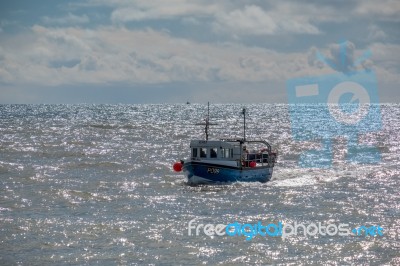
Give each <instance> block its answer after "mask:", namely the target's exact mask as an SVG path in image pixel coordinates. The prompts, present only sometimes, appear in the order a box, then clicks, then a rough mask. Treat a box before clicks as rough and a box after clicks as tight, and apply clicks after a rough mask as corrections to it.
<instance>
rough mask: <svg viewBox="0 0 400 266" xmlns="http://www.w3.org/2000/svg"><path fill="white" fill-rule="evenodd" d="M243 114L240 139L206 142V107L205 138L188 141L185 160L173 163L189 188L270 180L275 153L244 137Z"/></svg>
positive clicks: (265, 146)
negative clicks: (182, 173)
mask: <svg viewBox="0 0 400 266" xmlns="http://www.w3.org/2000/svg"><path fill="white" fill-rule="evenodd" d="M242 115H243V138H234V139H226V138H224V139H219V140H209V139H208V137H209V136H208V135H209V134H208V132H209V126H210V125H215V124H213V123H210V121H209V117H210V105H208V113H207V117H206V119H205V122H204V123H199V124H197V125H204V126H205V129H204V130H205V139H203V140H192V141H191V142H190V149H191V154H190V158H188V159H187V160H180V161H179V162H176V163H174V165H173V169H174V170H175V171H176V172H181V171H183V172H184V173H185V175H186V177H187V182H188V184H189V185H198V184H219V183H232V182H238V181H240V182H261V183H265V182H267V181H269V180H270V179H271V177H272V172H273V169H274V165H275V163H276V160H277V153H276V151H273V150H272V148H271V145H270V144H269V143H268V142H267V141H264V140H261V139H259V140H257V139H255V140H250V139H247V138H246V109H245V108H243V110H242Z"/></svg>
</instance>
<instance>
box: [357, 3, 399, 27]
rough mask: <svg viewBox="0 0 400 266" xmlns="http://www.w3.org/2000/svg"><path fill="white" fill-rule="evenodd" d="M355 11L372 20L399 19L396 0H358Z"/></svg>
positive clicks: (397, 20)
mask: <svg viewBox="0 0 400 266" xmlns="http://www.w3.org/2000/svg"><path fill="white" fill-rule="evenodd" d="M355 13H356V14H357V15H361V16H364V17H368V18H373V19H374V20H381V21H396V22H399V21H400V16H399V14H400V2H399V1H397V0H381V1H374V0H358V1H357V6H356V8H355Z"/></svg>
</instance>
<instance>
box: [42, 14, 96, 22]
mask: <svg viewBox="0 0 400 266" xmlns="http://www.w3.org/2000/svg"><path fill="white" fill-rule="evenodd" d="M42 21H43V23H45V24H59V25H71V24H72V25H77V24H85V23H89V21H90V20H89V17H88V16H87V15H82V16H77V15H74V14H71V13H68V15H66V16H64V17H59V18H56V17H48V16H44V17H42Z"/></svg>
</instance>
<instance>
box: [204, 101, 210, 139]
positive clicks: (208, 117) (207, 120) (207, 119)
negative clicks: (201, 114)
mask: <svg viewBox="0 0 400 266" xmlns="http://www.w3.org/2000/svg"><path fill="white" fill-rule="evenodd" d="M209 125H210V102H207V118H206V127H205V129H204V130H205V131H206V140H208V126H209Z"/></svg>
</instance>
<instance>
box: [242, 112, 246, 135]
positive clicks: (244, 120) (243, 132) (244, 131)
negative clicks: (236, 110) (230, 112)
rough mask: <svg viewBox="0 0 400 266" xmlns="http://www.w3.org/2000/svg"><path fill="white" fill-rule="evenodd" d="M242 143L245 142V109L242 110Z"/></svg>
mask: <svg viewBox="0 0 400 266" xmlns="http://www.w3.org/2000/svg"><path fill="white" fill-rule="evenodd" d="M242 114H243V141H246V108H243V111H242Z"/></svg>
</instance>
